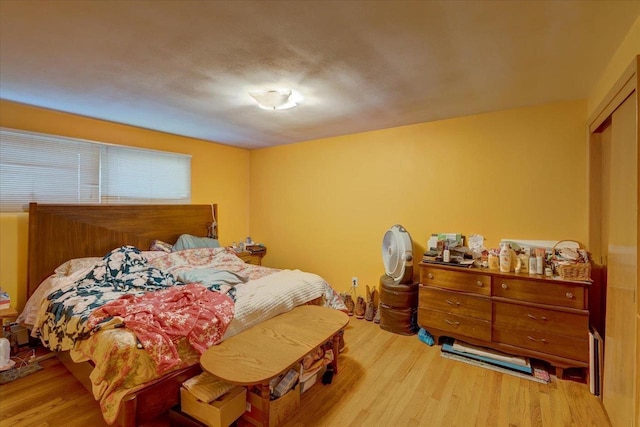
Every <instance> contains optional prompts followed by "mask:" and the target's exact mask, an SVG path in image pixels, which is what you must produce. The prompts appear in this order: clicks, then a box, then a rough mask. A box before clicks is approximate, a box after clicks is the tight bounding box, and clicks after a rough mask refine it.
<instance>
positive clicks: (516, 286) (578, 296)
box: [493, 277, 586, 310]
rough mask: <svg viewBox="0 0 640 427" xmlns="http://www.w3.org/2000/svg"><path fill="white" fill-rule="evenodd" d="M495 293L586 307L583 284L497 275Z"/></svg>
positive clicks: (551, 303) (563, 305) (560, 304)
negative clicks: (509, 277)
mask: <svg viewBox="0 0 640 427" xmlns="http://www.w3.org/2000/svg"><path fill="white" fill-rule="evenodd" d="M493 294H494V295H495V296H497V297H504V298H511V299H516V300H520V301H527V302H533V303H540V304H550V305H558V306H561V307H570V308H578V309H581V310H583V309H585V308H586V307H584V288H583V287H582V286H581V285H574V284H567V285H565V284H559V283H548V282H543V281H538V280H519V279H508V278H504V277H495V278H494V284H493Z"/></svg>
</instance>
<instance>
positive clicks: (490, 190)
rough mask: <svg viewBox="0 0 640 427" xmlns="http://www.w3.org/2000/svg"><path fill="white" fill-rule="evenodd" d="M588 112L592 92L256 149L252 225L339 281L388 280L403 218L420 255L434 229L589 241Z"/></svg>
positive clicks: (279, 250)
mask: <svg viewBox="0 0 640 427" xmlns="http://www.w3.org/2000/svg"><path fill="white" fill-rule="evenodd" d="M585 119H586V101H584V100H582V101H572V102H562V103H555V104H550V105H543V106H536V107H530V108H520V109H513V110H507V111H501V112H494V113H489V114H482V115H476V116H469V117H461V118H455V119H450V120H442V121H437V122H430V123H422V124H417V125H412V126H404V127H398V128H392V129H386V130H380V131H374V132H367V133H360V134H353V135H347V136H341V137H335V138H328V139H323V140H315V141H309V142H303V143H298V144H292V145H285V146H279V147H273V148H265V149H260V150H253V151H251V185H250V189H251V214H250V219H251V226H250V228H251V233H252V237H253V238H254V239H255V240H258V241H263V242H264V243H266V244H267V246H268V248H269V252H268V255H267V257H265V263H266V264H267V265H270V266H275V267H286V268H300V269H302V270H307V271H312V272H316V273H318V274H320V275H322V276H323V277H325V279H327V281H329V283H330V284H331V285H333V286H334V287H335V288H336V289H338V290H346V289H347V288H348V286H349V283H350V279H351V277H352V276H358V277H359V278H360V282H361V283H362V284H369V285H372V284H373V285H377V284H378V281H379V277H380V276H381V275H382V274H384V270H383V266H382V258H381V249H380V248H381V242H382V237H383V235H384V233H385V231H386V230H387V229H388V228H389V227H391V226H392V225H393V224H396V223H399V224H402V225H404V226H405V227H406V228H407V229H408V231H409V232H410V234H411V236H412V238H413V241H414V250H415V254H416V256H421V254H422V252H423V251H424V249H425V245H426V241H427V238H428V237H429V235H430V234H431V233H435V232H460V233H463V234H465V235H469V234H470V233H479V234H482V235H484V236H485V238H486V240H487V244H488V247H496V246H497V243H498V242H499V240H500V239H502V238H520V239H545V240H555V239H577V240H579V241H585V240H586V237H587V187H586V144H585ZM361 292H363V291H361Z"/></svg>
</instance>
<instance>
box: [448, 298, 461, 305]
mask: <svg viewBox="0 0 640 427" xmlns="http://www.w3.org/2000/svg"><path fill="white" fill-rule="evenodd" d="M445 301H446V302H447V304H449V305H455V306H457V307H458V306H460V302H459V301H456V302H453V301H451V300H448V299H446V300H445Z"/></svg>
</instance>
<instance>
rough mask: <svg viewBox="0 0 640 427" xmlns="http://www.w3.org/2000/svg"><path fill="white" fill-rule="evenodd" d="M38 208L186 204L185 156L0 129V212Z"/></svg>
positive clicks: (188, 178) (188, 163) (188, 180)
mask: <svg viewBox="0 0 640 427" xmlns="http://www.w3.org/2000/svg"><path fill="white" fill-rule="evenodd" d="M29 202H41V203H190V202H191V156H189V155H184V154H174V153H168V152H162V151H155V150H145V149H138V148H130V147H123V146H117V145H111V144H103V143H98V142H90V141H83V140H78V139H73V138H65V137H60V136H53V135H43V134H38V133H31V132H24V131H17V130H11V129H6V128H1V129H0V210H1V211H2V212H17V211H21V210H23V208H24V206H25V205H26V204H28V203H29Z"/></svg>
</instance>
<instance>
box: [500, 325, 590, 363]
mask: <svg viewBox="0 0 640 427" xmlns="http://www.w3.org/2000/svg"><path fill="white" fill-rule="evenodd" d="M585 333H586V331H585ZM493 341H495V342H499V343H503V344H510V345H513V346H516V347H522V348H527V349H529V350H534V351H539V352H541V353H546V354H550V355H554V356H560V357H566V358H567V359H572V360H578V361H581V362H588V361H589V341H588V339H586V338H585V339H579V338H574V337H567V336H563V335H555V334H552V333H549V332H544V331H531V330H526V329H521V328H506V327H504V326H500V327H495V326H494V328H493Z"/></svg>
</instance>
